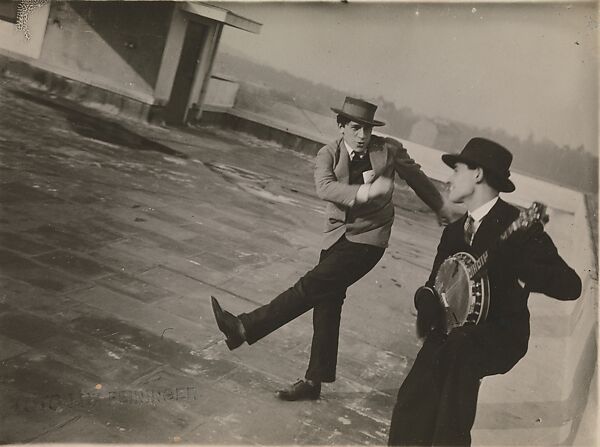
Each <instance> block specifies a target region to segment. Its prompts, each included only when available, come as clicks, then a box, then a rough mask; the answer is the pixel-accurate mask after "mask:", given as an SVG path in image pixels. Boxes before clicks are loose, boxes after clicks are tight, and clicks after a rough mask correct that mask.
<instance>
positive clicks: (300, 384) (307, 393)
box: [277, 379, 321, 401]
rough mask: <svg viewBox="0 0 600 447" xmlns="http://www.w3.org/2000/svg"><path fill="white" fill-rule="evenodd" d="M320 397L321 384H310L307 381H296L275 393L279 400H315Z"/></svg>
mask: <svg viewBox="0 0 600 447" xmlns="http://www.w3.org/2000/svg"><path fill="white" fill-rule="evenodd" d="M320 395H321V384H320V383H316V384H314V385H313V384H311V383H309V382H308V381H307V380H302V379H301V380H298V381H297V382H296V383H294V384H292V385H290V386H289V387H288V388H286V389H284V390H279V391H277V397H278V398H279V399H281V400H289V401H294V400H317V399H318V398H319V396H320Z"/></svg>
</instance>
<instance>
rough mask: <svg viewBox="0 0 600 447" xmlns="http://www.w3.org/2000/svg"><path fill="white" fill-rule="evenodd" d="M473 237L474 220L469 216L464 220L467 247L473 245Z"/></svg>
mask: <svg viewBox="0 0 600 447" xmlns="http://www.w3.org/2000/svg"><path fill="white" fill-rule="evenodd" d="M474 235H475V219H473V217H472V216H471V215H470V214H469V215H468V216H467V219H466V220H465V242H466V243H467V245H471V244H472V243H473V236H474Z"/></svg>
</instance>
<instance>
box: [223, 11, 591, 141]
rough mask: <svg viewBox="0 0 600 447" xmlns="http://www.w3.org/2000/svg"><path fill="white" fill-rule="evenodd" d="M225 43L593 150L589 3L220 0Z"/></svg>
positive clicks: (435, 113)
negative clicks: (246, 27)
mask: <svg viewBox="0 0 600 447" xmlns="http://www.w3.org/2000/svg"><path fill="white" fill-rule="evenodd" d="M221 6H223V7H226V8H228V9H231V10H232V11H234V12H236V13H238V14H241V15H243V16H246V17H249V18H251V19H254V20H257V21H259V22H261V23H262V24H263V27H262V31H261V33H260V34H259V35H254V34H250V33H247V32H243V31H240V30H237V29H235V28H231V27H225V31H224V32H223V36H222V45H223V46H222V47H221V48H222V51H226V50H227V47H229V48H232V49H234V50H237V51H241V52H243V53H245V54H247V55H248V56H249V57H251V58H252V59H254V60H257V61H260V62H263V63H265V64H268V65H270V66H273V67H275V68H278V69H283V70H286V71H288V72H291V73H294V74H296V75H297V76H300V77H303V78H307V79H310V80H312V81H317V82H322V83H325V84H328V85H331V86H334V87H337V88H339V89H340V90H346V91H348V92H354V93H359V94H361V95H362V96H363V97H364V98H366V99H374V98H376V97H377V96H379V95H381V96H383V97H385V98H386V99H388V100H391V101H394V102H395V103H396V104H397V106H398V107H402V106H408V107H411V108H412V109H413V110H414V111H415V112H417V113H423V114H425V115H428V116H431V117H442V118H451V119H456V120H459V121H463V122H466V123H469V124H475V125H478V126H481V127H492V128H496V129H500V128H502V129H505V130H506V131H507V132H509V133H511V134H514V135H517V136H519V137H521V138H526V137H527V136H528V135H529V134H530V133H531V134H533V136H534V138H535V139H536V140H540V139H542V138H543V137H547V138H550V139H551V140H553V141H554V142H556V143H557V144H559V145H563V144H568V145H570V146H572V147H577V146H579V145H581V144H583V145H584V146H585V147H586V149H587V150H593V151H594V152H595V153H597V152H598V144H597V128H598V125H597V123H598V115H597V108H598V106H597V98H598V90H597V84H598V78H597V62H598V61H597V40H596V33H597V27H598V21H597V14H596V11H595V5H594V4H593V3H580V2H579V3H577V2H576V3H554V4H548V3H546V4H541V5H540V4H531V3H525V4H512V5H511V4H479V3H472V4H450V3H446V4H440V3H438V4H416V3H352V2H350V3H349V4H334V3H329V4H323V3H318V4H310V5H309V4H301V3H285V4H284V3H250V4H248V3H245V4H241V3H221Z"/></svg>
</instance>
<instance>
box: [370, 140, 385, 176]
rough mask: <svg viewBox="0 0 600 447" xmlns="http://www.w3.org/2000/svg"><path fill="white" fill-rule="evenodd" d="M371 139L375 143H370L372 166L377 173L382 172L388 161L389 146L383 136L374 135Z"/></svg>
mask: <svg viewBox="0 0 600 447" xmlns="http://www.w3.org/2000/svg"><path fill="white" fill-rule="evenodd" d="M371 141H372V142H373V143H375V144H373V143H372V144H370V145H369V160H371V167H372V168H373V171H375V173H376V174H381V173H382V172H383V170H384V169H385V166H386V161H387V148H386V147H385V144H383V141H384V140H383V139H382V138H376V137H372V139H371Z"/></svg>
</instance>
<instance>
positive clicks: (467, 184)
mask: <svg viewBox="0 0 600 447" xmlns="http://www.w3.org/2000/svg"><path fill="white" fill-rule="evenodd" d="M442 160H443V161H444V162H445V163H446V164H447V165H449V166H450V167H452V168H453V170H454V173H453V174H452V176H451V177H450V180H449V183H450V190H449V199H450V200H451V201H453V202H456V203H462V204H464V205H465V206H466V208H467V210H468V212H467V213H466V214H465V215H464V216H463V217H462V218H461V219H458V220H457V221H455V222H453V223H451V224H450V225H448V226H447V227H446V228H445V229H444V232H443V234H442V237H441V240H440V243H439V246H438V249H437V255H436V257H435V260H434V263H433V268H432V270H431V275H430V276H429V279H428V281H427V282H426V283H425V285H424V286H422V287H420V288H419V289H417V291H416V293H415V297H414V300H415V307H416V308H417V334H418V335H419V337H421V338H425V340H424V342H423V346H422V347H421V350H420V351H419V353H418V355H417V358H416V359H415V362H414V364H413V366H412V368H411V370H410V372H409V373H408V375H407V377H406V378H405V380H404V382H403V383H402V386H401V387H400V390H399V391H398V397H397V400H396V405H395V407H394V411H393V414H392V421H391V427H390V434H389V444H390V445H411V446H412V445H470V443H471V434H470V433H471V427H472V426H473V422H474V420H475V410H476V407H477V395H478V390H479V383H480V380H481V379H482V378H483V377H485V376H490V375H494V374H504V373H506V372H508V371H509V370H510V369H512V368H513V366H515V365H516V364H517V362H518V361H519V360H520V359H521V358H522V357H523V356H524V355H525V353H526V352H527V345H528V341H529V311H528V309H527V298H528V297H529V293H530V292H538V293H543V294H545V295H548V296H550V297H552V298H556V299H559V300H574V299H577V298H578V297H579V295H580V294H581V281H580V279H579V276H577V273H575V271H574V270H573V269H572V268H571V267H569V266H568V265H567V264H566V263H565V261H564V260H563V259H562V258H561V257H560V255H559V254H558V251H557V249H556V247H555V246H554V243H553V242H552V240H551V239H550V237H549V236H548V235H547V234H546V233H545V232H544V230H543V226H542V224H541V223H534V224H533V225H531V226H530V227H528V228H527V229H522V230H518V231H516V232H514V233H513V234H512V235H511V236H510V237H509V238H508V239H507V240H505V241H503V242H502V243H500V244H499V245H498V246H496V247H494V246H493V244H494V243H495V242H496V241H497V240H498V239H499V237H500V235H501V234H502V233H503V232H504V231H505V230H506V229H507V228H508V227H509V225H510V224H511V223H512V222H513V221H514V220H515V219H516V218H517V216H518V215H519V210H518V209H517V208H515V207H514V206H512V205H509V204H508V203H506V202H505V201H503V200H502V199H500V198H499V193H500V192H506V193H509V192H512V191H514V190H515V185H514V184H513V183H512V182H511V181H510V179H509V176H510V165H511V162H512V154H511V153H510V152H509V151H508V150H507V149H506V148H504V147H503V146H501V145H499V144H497V143H495V142H493V141H490V140H487V139H484V138H473V139H472V140H470V141H469V142H468V143H467V145H466V146H465V147H464V149H463V151H462V152H461V153H460V154H458V155H455V154H444V155H442ZM488 249H489V252H488V253H489V257H488V262H487V267H486V268H487V275H488V280H489V287H490V304H489V309H488V314H487V318H486V319H485V321H483V322H482V323H479V324H477V325H464V326H460V327H457V328H454V329H453V330H452V331H450V333H449V334H448V335H446V331H445V330H444V329H445V328H444V322H445V317H444V314H443V311H442V307H441V305H440V302H441V300H440V297H439V296H438V294H437V292H436V290H435V288H434V282H435V278H436V276H437V272H438V269H439V267H440V265H441V264H442V262H443V261H444V260H445V259H447V258H448V257H450V256H452V255H454V254H456V253H458V252H467V253H470V254H471V255H473V256H474V257H475V258H478V257H479V256H481V255H482V254H483V253H484V252H485V251H486V250H488Z"/></svg>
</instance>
